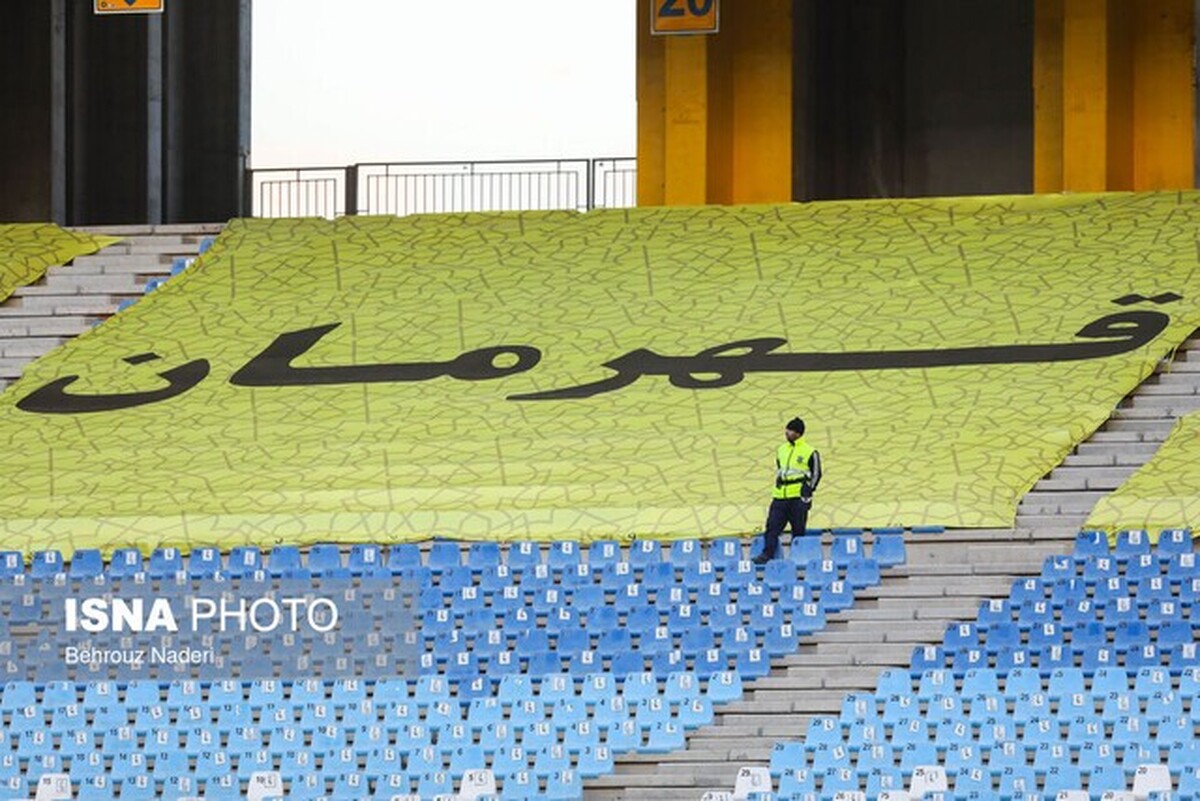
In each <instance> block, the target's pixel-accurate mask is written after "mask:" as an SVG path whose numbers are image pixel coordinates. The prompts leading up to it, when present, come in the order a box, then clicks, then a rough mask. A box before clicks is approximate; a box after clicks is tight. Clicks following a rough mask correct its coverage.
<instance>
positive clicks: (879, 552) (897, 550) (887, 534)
mask: <svg viewBox="0 0 1200 801" xmlns="http://www.w3.org/2000/svg"><path fill="white" fill-rule="evenodd" d="M874 533H875V543H874V545H873V546H872V547H871V558H873V559H874V560H875V561H876V562H878V563H879V566H880V567H882V568H888V567H895V566H897V565H902V564H904V563H905V562H906V561H907V559H908V556H907V553H906V551H905V547H904V533H903V530H902V529H878V528H877V529H875V532H874Z"/></svg>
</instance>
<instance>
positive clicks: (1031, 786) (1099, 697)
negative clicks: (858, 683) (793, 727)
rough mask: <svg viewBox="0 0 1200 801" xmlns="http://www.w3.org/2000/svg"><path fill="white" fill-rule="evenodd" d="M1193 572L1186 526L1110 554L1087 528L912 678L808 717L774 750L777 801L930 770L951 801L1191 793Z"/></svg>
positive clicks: (1125, 537) (885, 676)
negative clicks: (1151, 781) (1156, 787)
mask: <svg viewBox="0 0 1200 801" xmlns="http://www.w3.org/2000/svg"><path fill="white" fill-rule="evenodd" d="M1194 567H1195V558H1194V555H1193V553H1192V538H1191V532H1190V531H1187V530H1184V529H1176V530H1169V531H1165V532H1163V533H1162V534H1161V535H1160V536H1159V537H1158V542H1157V544H1156V545H1155V546H1152V544H1151V542H1150V537H1149V536H1148V535H1147V534H1146V533H1145V532H1136V531H1129V532H1122V533H1121V534H1120V535H1119V536H1118V537H1117V538H1116V547H1115V548H1114V549H1111V550H1110V548H1109V546H1108V542H1107V537H1104V536H1103V534H1102V533H1101V532H1081V533H1080V535H1079V536H1078V538H1077V540H1076V549H1075V552H1074V553H1073V554H1072V555H1071V556H1069V557H1054V558H1052V559H1050V560H1047V562H1046V564H1045V566H1044V569H1043V571H1042V575H1041V576H1040V577H1039V578H1036V579H1023V580H1019V581H1017V582H1014V584H1013V587H1012V591H1011V593H1010V595H1009V597H1008V598H1007V599H1004V600H997V601H991V602H985V603H984V604H983V605H981V607H980V614H979V617H978V619H977V620H976V621H972V622H962V623H957V624H953V625H951V626H949V627H947V630H946V633H945V636H944V637H943V640H942V643H941V644H940V645H936V646H922V647H918V648H916V649H914V651H913V656H912V660H911V662H910V666H909V668H908V669H907V670H904V669H898V670H888V671H884V672H883V673H882V674H881V676H880V680H879V682H878V684H877V688H876V691H875V692H874V693H855V694H851V695H849V696H847V697H846V698H845V700H844V702H843V705H842V709H841V713H840V714H839V715H838V716H824V717H817V718H814V719H813V720H812V722H811V724H810V726H809V728H808V731H807V734H806V737H805V739H804V740H803V742H799V743H780V744H778V745H777V746H776V750H775V753H774V755H773V758H772V762H771V766H770V767H771V774H772V776H773V781H775V780H777V782H778V788H777V792H778V793H779V794H780V796H781V797H805V795H806V794H809V793H818V792H819V793H820V796H821V797H826V798H827V797H829V794H830V792H831V791H832V790H834V789H845V790H851V791H861V790H863V789H867V792H870V791H871V790H870V788H867V785H868V783H870V784H871V785H872V787H873V788H874V789H876V790H878V789H879V788H880V787H881V786H882V785H881V782H882V783H885V784H886V783H890V784H891V786H892V787H894V788H896V789H903V788H905V787H908V786H909V782H910V781H911V780H912V778H913V777H914V776H915V775H917V774H918V772H921V771H932V772H935V773H939V774H940V775H941V776H942V777H943V779H944V780H945V783H944V785H943V789H944V790H946V791H948V792H950V793H952V794H953V796H954V797H957V798H962V797H975V798H995V797H1000V798H1010V797H1011V798H1015V797H1021V798H1025V794H1027V793H1038V794H1051V795H1053V794H1055V793H1057V792H1059V791H1065V790H1072V789H1075V788H1080V787H1083V786H1084V785H1085V784H1087V783H1089V782H1090V789H1091V790H1092V792H1093V797H1095V794H1096V793H1097V791H1102V790H1110V789H1111V790H1125V789H1126V788H1127V787H1129V782H1130V780H1132V779H1133V778H1134V777H1135V776H1140V775H1143V774H1145V773H1146V772H1147V771H1152V772H1154V773H1155V775H1157V776H1159V777H1160V778H1161V777H1163V776H1165V777H1166V779H1165V784H1160V789H1162V788H1163V787H1165V788H1172V786H1173V783H1174V784H1175V785H1178V786H1180V787H1184V786H1185V782H1186V781H1190V780H1188V779H1187V778H1186V777H1187V776H1193V777H1194V776H1195V775H1197V774H1196V771H1197V769H1198V768H1200V747H1198V745H1197V734H1198V733H1200V670H1198V667H1200V663H1196V661H1195V660H1196V652H1195V641H1194V631H1193V628H1192V622H1191V608H1192V605H1193V602H1194V600H1195V596H1193V594H1192V589H1193V587H1194V586H1195V585H1194V582H1195V577H1194V576H1193V575H1192V572H1193V570H1194ZM1133 591H1136V595H1134V592H1133ZM1194 718H1197V719H1194ZM897 774H898V775H897ZM765 789H768V790H771V789H774V788H772V787H767V788H765Z"/></svg>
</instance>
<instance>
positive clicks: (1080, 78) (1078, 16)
mask: <svg viewBox="0 0 1200 801" xmlns="http://www.w3.org/2000/svg"><path fill="white" fill-rule="evenodd" d="M1107 188H1108V2H1107V0H1064V2H1063V189H1066V190H1070V191H1075V192H1102V191H1104V190H1105V189H1107Z"/></svg>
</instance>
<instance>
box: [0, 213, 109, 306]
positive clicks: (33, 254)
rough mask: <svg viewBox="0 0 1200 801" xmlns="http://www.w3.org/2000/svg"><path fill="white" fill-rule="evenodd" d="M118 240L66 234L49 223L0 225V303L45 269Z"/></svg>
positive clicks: (74, 233)
mask: <svg viewBox="0 0 1200 801" xmlns="http://www.w3.org/2000/svg"><path fill="white" fill-rule="evenodd" d="M119 241H120V239H118V238H117V237H113V236H94V235H92V234H83V233H78V232H76V231H67V230H65V229H63V228H59V227H58V226H57V225H54V224H53V223H9V224H0V301H3V300H6V299H7V298H8V296H9V295H11V294H12V293H13V292H14V291H15V290H16V288H17V287H21V286H25V285H26V284H32V283H33V282H34V281H36V280H38V279H39V278H41V277H42V276H43V275H45V274H46V270H48V269H50V268H51V267H54V266H56V265H59V264H66V263H67V262H69V261H70V260H71V259H73V258H75V257H76V256H83V255H86V254H88V253H95V252H96V251H97V250H100V249H101V248H105V247H108V246H109V245H111V244H112V243H114V242H119Z"/></svg>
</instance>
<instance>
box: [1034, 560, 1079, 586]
mask: <svg viewBox="0 0 1200 801" xmlns="http://www.w3.org/2000/svg"><path fill="white" fill-rule="evenodd" d="M1075 574H1076V562H1075V559H1074V558H1073V557H1071V556H1064V555H1062V554H1055V555H1054V556H1047V557H1046V558H1045V560H1043V561H1042V572H1041V579H1042V581H1061V580H1066V579H1069V578H1072V577H1074V576H1075Z"/></svg>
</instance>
